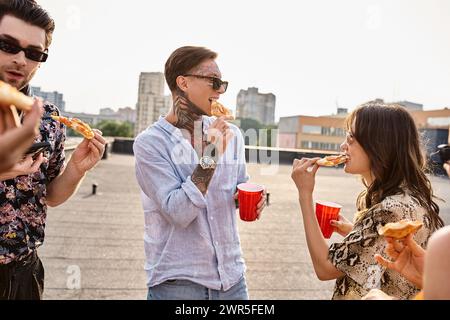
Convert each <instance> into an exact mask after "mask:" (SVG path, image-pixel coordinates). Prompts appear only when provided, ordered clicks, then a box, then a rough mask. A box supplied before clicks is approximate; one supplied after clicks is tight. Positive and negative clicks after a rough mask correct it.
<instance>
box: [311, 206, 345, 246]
mask: <svg viewBox="0 0 450 320" xmlns="http://www.w3.org/2000/svg"><path fill="white" fill-rule="evenodd" d="M341 209H342V206H341V205H340V204H337V203H333V202H328V201H316V217H317V221H318V222H319V226H320V230H321V231H322V234H323V236H324V237H325V239H330V238H331V235H332V234H333V231H334V227H333V226H332V225H331V224H330V221H331V220H338V218H339V212H340V211H341Z"/></svg>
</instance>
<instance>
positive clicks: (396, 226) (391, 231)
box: [378, 220, 423, 239]
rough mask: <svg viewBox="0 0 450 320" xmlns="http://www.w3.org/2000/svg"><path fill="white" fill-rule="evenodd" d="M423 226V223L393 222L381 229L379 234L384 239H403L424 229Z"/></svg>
mask: <svg viewBox="0 0 450 320" xmlns="http://www.w3.org/2000/svg"><path fill="white" fill-rule="evenodd" d="M422 225H423V223H422V222H421V221H410V220H401V221H399V222H391V223H387V224H386V225H384V226H383V227H381V228H380V229H379V230H378V234H379V235H381V236H384V237H390V238H395V239H403V238H406V237H407V236H408V235H409V234H411V233H415V232H416V231H417V230H419V229H420V228H422Z"/></svg>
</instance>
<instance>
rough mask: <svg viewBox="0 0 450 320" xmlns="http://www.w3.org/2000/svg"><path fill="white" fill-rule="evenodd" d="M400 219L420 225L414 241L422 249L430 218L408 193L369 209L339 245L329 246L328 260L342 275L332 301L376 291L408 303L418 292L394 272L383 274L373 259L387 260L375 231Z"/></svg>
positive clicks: (427, 233) (382, 240)
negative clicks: (405, 300) (416, 221)
mask: <svg viewBox="0 0 450 320" xmlns="http://www.w3.org/2000/svg"><path fill="white" fill-rule="evenodd" d="M402 219H409V220H420V221H422V222H423V227H422V228H421V229H420V230H419V231H417V233H416V234H415V236H414V240H415V241H416V242H417V243H419V244H420V245H421V246H422V247H423V248H425V246H426V244H427V242H428V238H429V237H430V236H431V233H432V231H431V223H430V217H429V214H428V213H427V212H426V211H425V209H424V208H423V207H422V206H420V204H419V203H418V202H417V200H415V199H414V198H413V197H411V196H410V195H409V194H408V193H406V194H404V195H395V196H390V197H387V198H386V199H384V200H383V201H382V202H381V203H380V204H378V205H376V206H374V207H372V208H371V209H370V210H369V211H368V212H367V213H365V214H364V216H363V217H362V218H361V219H359V220H358V221H357V222H356V223H355V225H354V227H353V230H352V231H351V232H350V233H349V234H348V235H347V237H346V238H345V239H344V240H343V241H342V242H340V243H334V244H333V245H331V247H330V250H329V259H330V260H331V262H332V263H333V265H334V266H335V267H336V268H337V269H338V270H340V271H341V272H343V273H344V276H342V277H341V278H339V279H337V280H336V285H335V288H334V294H333V299H334V300H341V299H348V300H350V299H351V300H356V299H361V298H362V297H363V296H365V295H366V294H367V293H369V291H370V290H371V289H380V290H382V291H383V292H385V293H387V294H388V295H391V296H394V297H397V298H400V299H411V298H413V297H414V296H415V295H416V294H417V293H418V292H419V289H418V288H416V287H415V286H414V285H413V284H412V283H411V282H409V281H408V280H406V279H405V278H404V277H402V276H401V275H400V274H399V273H398V272H395V271H392V270H386V269H385V268H383V267H382V266H380V265H379V264H378V263H377V262H376V261H375V258H374V255H375V254H376V253H378V254H381V255H382V256H384V257H385V258H388V257H387V256H386V255H385V253H384V249H385V247H386V241H385V240H384V238H383V237H382V236H380V235H379V234H378V229H379V228H380V227H382V226H384V225H385V224H386V223H389V222H398V221H400V220H402Z"/></svg>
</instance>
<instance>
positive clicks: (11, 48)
mask: <svg viewBox="0 0 450 320" xmlns="http://www.w3.org/2000/svg"><path fill="white" fill-rule="evenodd" d="M0 50H2V51H3V52H6V53H10V54H18V53H19V52H20V51H23V52H24V53H25V57H27V58H28V59H30V60H33V61H36V62H45V61H47V58H48V54H47V53H46V52H41V51H39V50H35V49H28V48H22V47H21V46H18V45H16V44H13V43H11V42H9V41H6V40H2V39H0Z"/></svg>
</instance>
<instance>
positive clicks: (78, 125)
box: [52, 116, 95, 140]
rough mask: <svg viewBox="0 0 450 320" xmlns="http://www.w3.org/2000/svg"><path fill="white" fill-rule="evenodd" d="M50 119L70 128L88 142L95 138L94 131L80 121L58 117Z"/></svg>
mask: <svg viewBox="0 0 450 320" xmlns="http://www.w3.org/2000/svg"><path fill="white" fill-rule="evenodd" d="M52 119H53V120H55V121H58V122H61V123H62V124H63V125H65V126H66V127H68V128H72V129H73V130H75V131H76V132H78V133H79V134H81V135H82V136H83V137H85V138H86V139H88V140H92V139H93V138H94V136H95V133H94V131H93V130H92V129H91V127H90V126H89V125H88V124H87V123H85V122H83V121H81V120H80V119H77V118H66V117H60V116H52Z"/></svg>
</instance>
